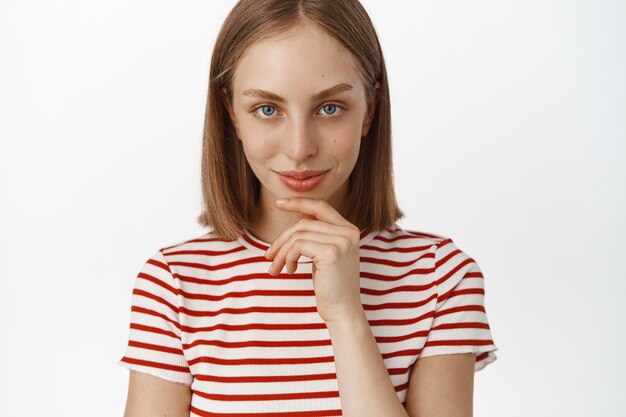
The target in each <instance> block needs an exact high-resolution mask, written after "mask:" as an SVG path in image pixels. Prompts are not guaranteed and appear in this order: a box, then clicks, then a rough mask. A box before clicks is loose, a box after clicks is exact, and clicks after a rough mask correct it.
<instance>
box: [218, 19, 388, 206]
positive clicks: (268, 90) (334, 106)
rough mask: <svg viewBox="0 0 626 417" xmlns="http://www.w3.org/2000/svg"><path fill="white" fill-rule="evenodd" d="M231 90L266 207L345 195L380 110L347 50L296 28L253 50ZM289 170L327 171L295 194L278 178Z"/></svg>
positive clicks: (231, 108) (232, 108)
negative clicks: (292, 200) (280, 200)
mask: <svg viewBox="0 0 626 417" xmlns="http://www.w3.org/2000/svg"><path fill="white" fill-rule="evenodd" d="M375 87H376V88H378V83H377V85H376V86H375ZM231 89H232V95H233V97H232V101H228V99H227V98H226V96H225V95H223V97H222V98H223V100H224V104H225V106H226V108H227V110H228V112H229V114H230V117H231V120H232V122H233V125H234V127H235V130H236V132H237V135H238V137H239V140H241V141H242V144H243V149H244V153H245V155H246V158H247V160H248V163H249V164H250V167H251V168H252V171H253V172H254V174H255V175H256V177H257V178H258V179H259V181H260V183H261V200H262V202H263V201H265V202H267V201H271V202H273V201H274V199H275V198H288V197H309V198H317V199H324V200H326V201H331V200H333V199H335V200H337V199H340V198H341V197H342V196H343V194H346V193H347V185H348V183H347V181H348V179H349V176H350V173H351V172H352V170H353V168H354V166H355V164H356V161H357V158H358V155H359V147H360V144H361V138H362V136H365V135H366V134H367V132H368V129H369V126H370V123H371V116H372V115H373V110H374V108H373V105H374V103H373V102H370V103H368V102H367V98H366V91H365V87H364V85H363V81H362V79H361V77H360V73H359V71H358V69H357V67H356V65H355V63H354V62H353V61H352V58H351V56H350V54H349V52H348V51H347V50H345V49H344V48H343V47H342V46H341V45H340V44H338V43H337V42H336V41H334V40H333V39H330V38H329V37H328V36H326V35H324V34H323V33H322V32H320V31H319V30H318V29H316V28H315V27H313V26H311V25H301V26H298V27H296V28H293V29H290V30H289V31H287V32H283V33H281V34H280V35H278V36H277V37H274V38H271V39H267V40H262V41H259V42H257V43H255V44H254V45H252V46H251V47H250V48H249V49H248V50H247V52H246V53H245V55H244V56H243V57H242V59H241V60H240V62H239V64H238V66H237V68H236V69H235V71H234V74H233V79H232V85H231ZM322 92H325V94H323V95H321V94H320V93H322ZM289 170H295V171H303V170H314V171H328V172H327V173H326V174H325V175H324V176H323V178H322V179H321V181H320V182H319V183H318V184H317V185H316V186H315V187H313V188H312V189H298V190H294V189H293V188H290V187H289V186H287V185H286V184H285V183H284V182H283V180H282V179H281V176H280V175H279V174H278V173H277V172H280V171H289ZM340 194H341V195H340Z"/></svg>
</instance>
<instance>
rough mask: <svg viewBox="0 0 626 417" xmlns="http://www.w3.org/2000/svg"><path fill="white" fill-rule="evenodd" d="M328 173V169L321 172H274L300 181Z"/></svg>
mask: <svg viewBox="0 0 626 417" xmlns="http://www.w3.org/2000/svg"><path fill="white" fill-rule="evenodd" d="M328 171H330V170H329V169H327V170H321V171H312V170H306V171H274V172H276V173H277V174H280V175H283V176H285V177H291V178H295V179H298V180H305V179H307V178H311V177H317V176H318V175H320V174H323V173H325V172H328Z"/></svg>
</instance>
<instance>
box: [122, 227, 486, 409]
mask: <svg viewBox="0 0 626 417" xmlns="http://www.w3.org/2000/svg"><path fill="white" fill-rule="evenodd" d="M359 245H360V247H359V253H360V265H361V266H360V271H361V303H362V304H363V308H364V310H365V314H366V316H367V319H368V322H369V325H370V327H371V329H372V332H373V334H374V337H375V339H376V342H377V344H378V348H379V350H380V352H381V355H382V358H383V361H384V363H385V366H386V367H387V370H388V372H389V378H390V379H391V382H392V384H393V386H394V387H395V390H396V393H397V395H398V398H399V399H400V401H401V402H402V403H403V404H404V403H405V402H406V396H407V391H408V381H409V376H410V371H411V367H412V365H413V364H414V363H415V361H416V360H417V359H418V357H426V356H432V355H445V354H452V353H466V352H474V353H476V363H475V367H474V370H475V371H479V370H481V369H483V368H484V367H485V366H486V365H487V364H489V363H491V362H493V361H495V360H496V355H495V353H494V352H495V351H496V350H497V349H498V348H497V347H496V345H495V344H494V341H493V339H492V336H491V330H490V328H489V324H488V321H487V315H486V311H485V284H484V279H483V275H482V272H481V269H480V268H479V266H478V264H477V263H476V261H475V260H474V259H472V258H471V257H470V256H469V255H468V254H466V253H465V252H463V251H461V250H460V249H459V248H458V247H457V246H456V245H455V243H454V242H453V241H452V240H451V239H450V238H447V237H443V236H440V235H434V234H430V233H423V232H418V231H410V230H403V229H400V228H399V227H398V226H397V225H396V230H395V231H393V232H390V231H385V230H383V231H376V232H368V231H362V232H361V240H360V244H359ZM268 247H269V243H267V242H263V241H262V240H260V239H258V238H257V237H256V236H254V235H253V234H252V233H250V232H249V231H246V233H245V234H244V235H243V236H240V237H239V238H238V239H236V240H232V241H226V240H219V239H217V238H216V237H215V235H213V234H212V232H208V233H206V234H204V235H202V236H199V237H197V238H194V239H189V240H186V241H183V242H180V243H178V244H175V245H172V246H167V247H163V248H162V249H159V250H158V251H156V253H154V254H153V255H152V256H151V257H150V259H148V260H147V262H146V263H145V264H144V265H143V267H142V268H141V271H140V272H139V274H138V275H137V277H136V278H135V281H134V289H133V293H132V308H131V312H130V331H129V341H128V345H127V346H126V350H125V352H124V355H123V357H122V358H121V360H120V361H119V362H118V363H119V364H120V365H122V366H124V367H126V368H128V369H131V370H135V371H139V372H143V373H148V374H151V375H154V376H157V377H159V378H163V379H165V380H169V381H174V382H178V383H182V384H185V385H188V386H190V387H191V390H192V398H191V411H190V415H191V416H224V417H239V416H257V415H258V416H259V417H260V416H269V415H272V416H282V415H284V416H299V415H301V416H341V415H342V413H341V403H340V397H339V390H338V385H337V376H336V373H335V372H336V369H335V363H334V356H333V348H332V344H331V340H330V334H329V332H328V329H327V327H326V325H325V323H324V321H323V320H322V319H321V317H320V316H319V314H318V313H317V310H316V300H315V293H314V290H313V281H312V276H311V259H310V258H308V257H305V256H301V257H300V259H299V262H298V269H297V271H296V272H295V273H293V274H287V273H284V272H283V273H281V274H280V275H275V276H272V275H269V274H268V273H267V271H268V269H269V266H270V264H271V260H267V259H265V258H264V253H265V250H266V249H267V248H268ZM284 270H286V268H285V269H284Z"/></svg>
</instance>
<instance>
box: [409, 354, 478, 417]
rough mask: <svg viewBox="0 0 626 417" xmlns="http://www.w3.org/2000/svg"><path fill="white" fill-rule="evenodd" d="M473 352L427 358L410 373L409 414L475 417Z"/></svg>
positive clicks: (438, 416)
mask: <svg viewBox="0 0 626 417" xmlns="http://www.w3.org/2000/svg"><path fill="white" fill-rule="evenodd" d="M475 363H476V355H475V354H474V353H458V354H446V355H435V356H427V357H425V358H420V359H418V360H417V361H416V362H415V364H414V365H413V368H412V370H411V377H410V380H409V392H408V393H407V398H406V411H407V412H408V413H409V415H410V416H411V417H421V416H433V417H472V409H473V398H472V397H473V393H474V364H475Z"/></svg>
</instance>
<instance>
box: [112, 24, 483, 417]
mask: <svg viewBox="0 0 626 417" xmlns="http://www.w3.org/2000/svg"><path fill="white" fill-rule="evenodd" d="M339 83H346V84H350V85H352V86H353V88H352V89H351V90H349V91H346V92H343V93H340V94H337V95H335V96H332V97H329V98H326V99H324V100H318V101H313V100H311V96H312V95H313V94H315V93H317V92H319V91H321V90H324V89H326V88H329V87H332V86H335V85H337V84H339ZM378 87H379V85H378V83H377V84H376V85H375V88H378ZM253 88H254V89H262V90H267V91H270V92H273V93H275V94H277V95H279V96H281V97H283V98H284V99H285V101H284V103H281V102H276V101H275V100H267V99H260V98H255V97H249V96H245V95H244V94H243V92H244V91H245V90H247V89H253ZM232 89H233V100H232V103H230V102H229V101H228V98H227V95H226V94H223V96H222V99H223V101H224V105H225V106H226V109H227V110H228V112H229V115H230V117H231V120H232V121H233V125H234V126H235V129H236V131H237V135H238V137H239V140H241V141H242V144H243V148H244V152H245V154H246V158H247V159H248V162H249V164H250V166H251V168H252V170H253V171H254V173H255V175H256V176H257V178H258V179H259V181H260V183H261V193H260V203H259V206H258V210H257V212H256V213H255V219H254V222H253V225H254V227H253V231H254V233H255V235H256V236H257V237H259V238H260V239H261V240H263V241H265V242H273V244H272V247H271V249H270V250H268V252H267V254H266V257H267V258H268V259H273V260H274V264H273V266H272V267H270V270H269V272H270V274H272V275H274V274H276V273H278V272H280V271H281V270H282V269H283V267H284V266H287V272H293V271H295V270H296V268H297V262H296V261H297V259H298V258H299V257H300V254H303V255H305V256H308V257H310V258H311V259H312V261H313V267H312V270H313V281H314V289H315V295H316V301H317V308H318V312H319V313H320V316H321V317H322V318H323V319H324V321H325V322H326V324H327V327H328V330H329V332H330V336H331V341H332V344H333V351H334V355H335V364H336V369H337V379H338V385H339V393H340V399H341V405H342V410H343V415H344V416H346V417H351V416H367V417H374V416H377V417H378V416H380V417H382V416H385V417H407V416H409V417H471V416H472V396H473V378H474V362H475V355H474V354H471V353H467V354H455V355H438V356H431V357H427V358H421V359H418V360H417V361H416V362H415V365H414V366H413V368H412V369H411V377H410V382H409V388H408V390H409V391H408V393H407V401H406V404H405V407H403V406H402V404H401V403H400V401H399V399H398V397H397V395H396V392H395V390H394V388H393V386H392V384H391V381H390V379H389V375H388V372H387V369H386V367H385V365H384V362H383V360H382V357H381V354H380V351H379V349H378V346H377V344H376V341H375V339H374V336H373V334H372V331H371V328H370V326H369V324H368V322H367V318H366V316H365V313H364V310H363V307H362V305H361V302H360V288H359V253H358V243H359V229H358V228H357V227H356V226H354V225H352V224H350V223H349V222H347V221H346V220H345V217H344V213H345V202H346V196H347V192H348V178H349V175H350V173H351V172H352V170H353V168H354V165H355V163H356V160H357V157H358V152H359V147H360V141H361V139H362V137H363V136H365V135H366V134H367V132H368V129H369V126H370V123H371V115H372V113H373V109H374V108H375V105H376V103H375V102H369V103H368V102H367V100H366V95H365V88H364V85H363V83H362V80H361V78H360V74H359V72H358V70H357V68H356V66H355V64H354V62H353V61H352V60H351V58H350V56H349V54H348V53H347V52H346V51H345V50H343V49H342V47H341V46H340V45H338V44H337V43H336V42H335V41H334V40H332V39H329V38H328V37H327V36H325V35H324V34H323V33H322V32H320V31H319V30H317V29H316V28H315V27H314V26H311V25H301V26H298V27H296V28H293V29H291V30H289V31H288V32H285V33H283V34H281V35H280V36H279V37H275V38H272V39H268V40H264V41H259V42H257V43H256V44H254V45H253V46H252V47H251V48H250V49H249V50H248V52H247V53H246V54H245V55H244V57H243V59H242V60H241V61H240V63H239V65H238V67H237V68H236V69H235V73H234V78H233V85H232ZM329 103H334V104H337V105H338V106H340V108H336V110H335V108H333V106H329V107H327V106H326V105H327V104H329ZM265 104H267V105H269V106H272V107H271V108H266V109H265V110H263V109H262V108H261V106H262V105H265ZM255 108H257V109H256V110H255ZM255 111H256V113H257V116H259V117H260V118H258V117H255V116H254V114H253V113H254V112H255ZM333 111H335V112H336V113H337V117H330V115H331V113H332V114H335V113H333ZM264 112H265V113H264ZM272 116H275V118H274V119H270V120H262V119H261V118H263V117H272ZM305 169H312V170H325V169H330V172H329V173H328V174H327V176H326V178H324V180H323V181H322V182H321V183H320V184H319V185H318V186H317V187H316V188H315V189H313V190H311V191H309V192H306V193H295V192H293V191H291V190H290V189H289V188H287V187H286V186H285V185H284V184H283V183H282V182H281V181H280V179H279V178H278V176H277V174H275V173H274V172H273V170H277V171H283V170H305ZM277 198H289V202H288V203H287V204H285V205H277V203H276V199H277ZM355 346H358V347H359V349H355ZM130 375H131V376H130V383H129V391H128V402H127V408H126V412H125V414H124V416H125V417H143V416H146V417H147V416H155V415H166V416H172V417H175V416H183V415H185V416H187V415H189V406H190V400H191V390H190V388H189V387H185V386H183V385H181V384H176V383H173V382H168V381H165V380H163V379H160V378H157V377H153V376H150V375H145V374H140V373H137V372H134V371H131V372H130Z"/></svg>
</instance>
